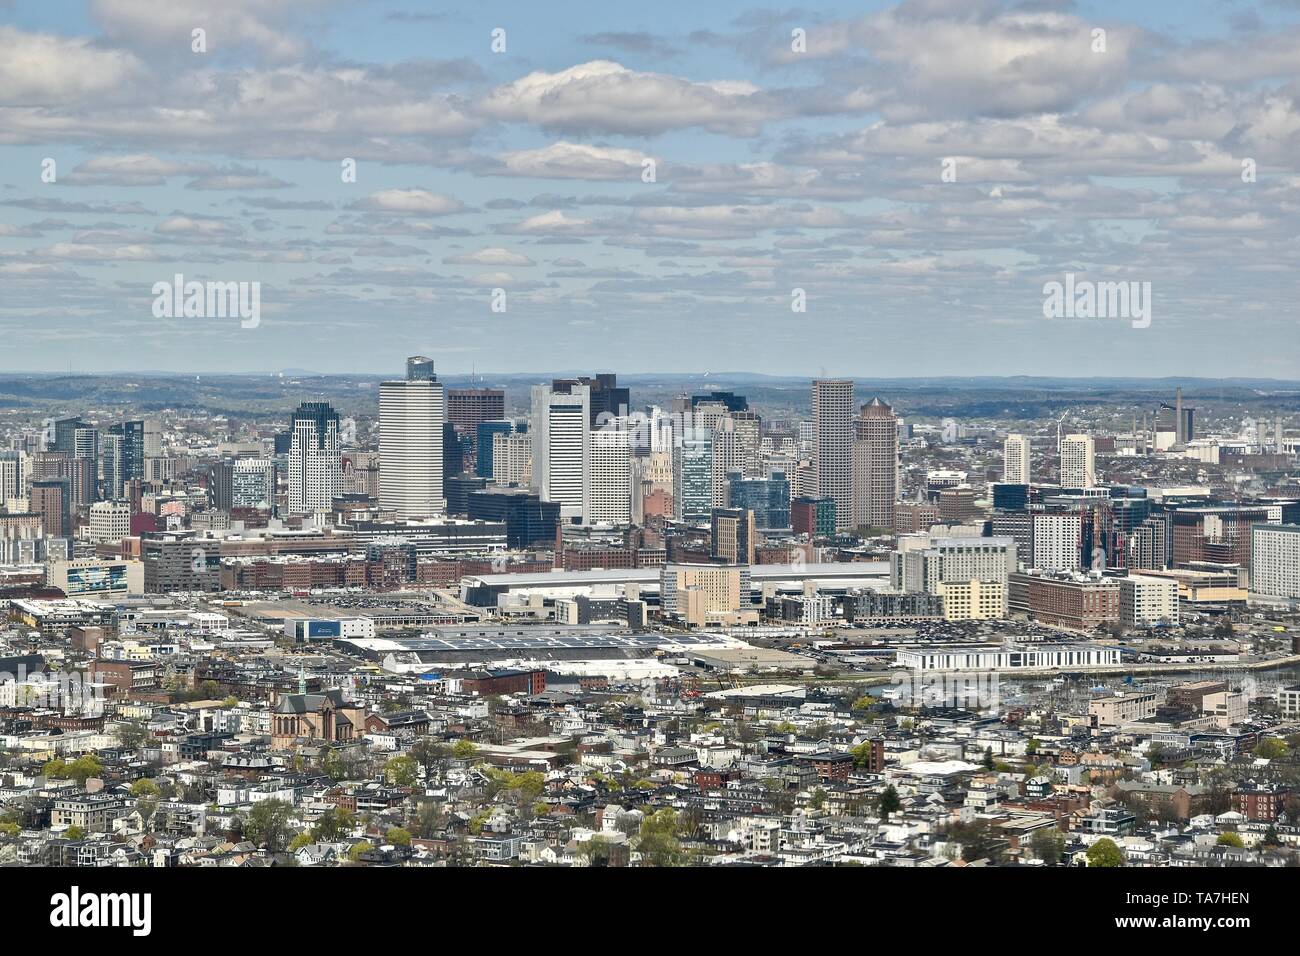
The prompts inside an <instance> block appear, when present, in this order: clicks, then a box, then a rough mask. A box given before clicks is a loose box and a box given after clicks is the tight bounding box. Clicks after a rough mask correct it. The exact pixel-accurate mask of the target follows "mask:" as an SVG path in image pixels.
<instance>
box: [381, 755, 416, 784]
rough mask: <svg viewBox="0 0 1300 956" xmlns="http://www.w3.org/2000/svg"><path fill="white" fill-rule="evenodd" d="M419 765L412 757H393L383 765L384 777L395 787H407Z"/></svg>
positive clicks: (413, 781) (412, 780) (412, 781)
mask: <svg viewBox="0 0 1300 956" xmlns="http://www.w3.org/2000/svg"><path fill="white" fill-rule="evenodd" d="M419 766H420V765H419V764H418V763H416V762H415V758H414V757H394V758H393V759H392V760H390V761H388V763H387V764H385V765H384V779H385V780H387V781H388V782H389V783H391V784H392V785H393V786H395V787H409V786H411V785H412V784H414V783H415V774H416V771H417V770H418V769H419Z"/></svg>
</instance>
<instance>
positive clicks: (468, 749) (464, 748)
mask: <svg viewBox="0 0 1300 956" xmlns="http://www.w3.org/2000/svg"><path fill="white" fill-rule="evenodd" d="M477 753H478V748H477V747H475V746H474V743H473V741H470V740H458V741H456V745H455V746H454V747H452V748H451V755H452V756H453V757H455V758H456V759H457V760H470V759H472V758H473V757H474V755H475V754H477Z"/></svg>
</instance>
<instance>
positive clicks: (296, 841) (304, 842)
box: [289, 830, 315, 853]
mask: <svg viewBox="0 0 1300 956" xmlns="http://www.w3.org/2000/svg"><path fill="white" fill-rule="evenodd" d="M314 842H315V841H314V840H313V839H312V837H311V833H310V832H308V831H307V830H303V831H302V832H301V833H299V834H298V835H297V836H296V837H294V838H293V840H291V841H290V843H289V852H291V853H292V852H295V851H297V850H301V849H302V848H303V847H305V846H311V845H312V843H314Z"/></svg>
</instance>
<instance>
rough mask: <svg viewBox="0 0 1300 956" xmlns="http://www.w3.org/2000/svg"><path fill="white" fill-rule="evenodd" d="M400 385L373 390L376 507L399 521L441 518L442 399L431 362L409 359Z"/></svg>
mask: <svg viewBox="0 0 1300 956" xmlns="http://www.w3.org/2000/svg"><path fill="white" fill-rule="evenodd" d="M406 368H407V377H406V380H405V381H391V382H382V383H380V385H379V504H380V505H381V506H382V507H384V508H386V509H391V510H392V511H393V513H394V514H395V515H396V516H397V518H399V519H406V518H420V517H427V516H429V515H435V514H441V513H442V512H443V511H444V510H445V506H446V502H445V500H444V493H443V437H444V436H443V423H444V422H445V421H446V416H447V405H446V394H445V392H444V389H443V385H442V383H441V382H439V381H438V380H437V377H436V376H435V375H434V372H433V362H432V361H431V360H429V359H426V358H424V357H423V356H414V357H412V358H409V359H407V362H406Z"/></svg>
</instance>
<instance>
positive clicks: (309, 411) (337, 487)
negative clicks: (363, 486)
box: [289, 402, 343, 515]
mask: <svg viewBox="0 0 1300 956" xmlns="http://www.w3.org/2000/svg"><path fill="white" fill-rule="evenodd" d="M289 442H290V444H289V513H290V514H296V515H304V514H312V513H314V512H317V511H327V510H329V508H330V507H331V506H332V504H333V502H334V496H335V495H337V494H338V493H339V492H340V491H341V490H342V471H343V458H342V453H341V449H340V445H339V414H338V412H336V411H335V410H334V409H333V407H331V406H330V405H329V403H328V402H303V403H302V404H301V405H299V406H298V409H297V411H295V412H294V413H293V418H292V420H291V421H290V423H289Z"/></svg>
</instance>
